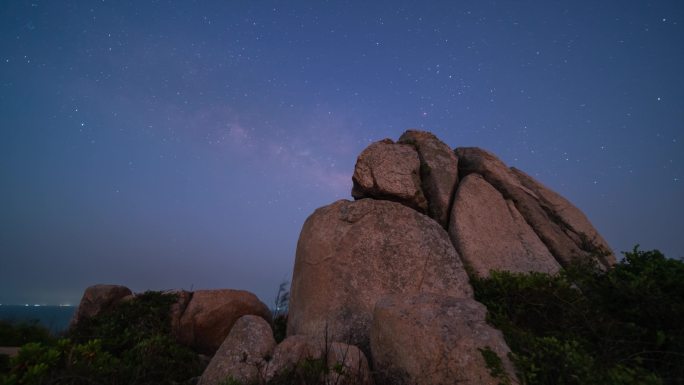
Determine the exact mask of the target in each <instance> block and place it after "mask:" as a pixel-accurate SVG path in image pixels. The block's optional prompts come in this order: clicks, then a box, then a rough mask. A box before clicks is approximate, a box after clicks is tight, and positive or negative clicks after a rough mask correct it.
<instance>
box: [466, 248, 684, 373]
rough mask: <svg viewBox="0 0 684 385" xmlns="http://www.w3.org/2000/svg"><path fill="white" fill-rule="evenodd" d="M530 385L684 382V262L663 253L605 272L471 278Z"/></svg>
mask: <svg viewBox="0 0 684 385" xmlns="http://www.w3.org/2000/svg"><path fill="white" fill-rule="evenodd" d="M471 282H472V283H473V287H474V289H475V295H476V298H477V300H479V301H481V302H482V303H484V304H485V305H486V306H487V308H488V311H489V314H488V317H489V322H491V323H492V324H493V325H494V326H496V327H498V328H499V329H501V330H502V331H503V332H504V335H505V337H506V341H507V342H508V344H509V346H510V347H511V350H512V351H513V354H512V358H513V361H514V362H515V364H516V367H517V369H518V370H519V372H520V373H519V375H520V377H521V379H522V381H523V382H524V383H526V384H659V383H664V384H682V383H684V323H682V320H683V319H684V263H682V262H681V261H677V260H672V259H667V258H665V256H663V255H662V254H661V253H660V252H658V251H657V250H654V251H648V252H644V251H639V250H638V249H637V248H634V250H633V251H632V252H629V253H625V258H624V260H623V261H621V262H620V263H618V264H617V265H615V266H614V267H612V268H610V269H608V270H602V269H601V268H599V267H598V266H596V265H595V264H593V263H590V262H588V261H583V262H577V263H575V264H573V265H572V266H569V267H568V268H566V269H565V270H564V271H562V272H561V273H560V274H558V275H555V276H550V275H547V274H541V273H530V274H513V273H508V272H492V274H491V275H490V277H489V278H486V279H484V278H475V277H474V278H473V279H472V280H471Z"/></svg>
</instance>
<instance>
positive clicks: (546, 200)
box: [511, 167, 617, 266]
mask: <svg viewBox="0 0 684 385" xmlns="http://www.w3.org/2000/svg"><path fill="white" fill-rule="evenodd" d="M511 172H512V173H513V174H514V175H515V176H516V177H517V178H518V180H519V181H520V183H522V185H523V186H525V187H527V188H528V189H529V190H531V191H533V192H534V193H535V194H537V196H538V197H539V204H540V205H541V206H542V208H544V210H545V211H546V212H548V213H552V214H551V215H552V216H553V217H555V218H556V219H557V220H558V221H560V222H561V223H562V224H563V227H565V228H566V230H565V233H566V234H567V235H568V236H570V237H571V238H573V241H574V242H575V243H577V244H580V245H582V244H583V243H584V244H585V248H594V249H595V251H597V252H599V254H601V251H604V253H603V255H602V257H601V262H602V263H603V264H604V266H611V265H614V264H615V263H616V262H617V261H616V260H615V255H614V254H612V252H611V250H610V246H608V242H606V240H605V239H603V237H602V236H601V234H599V232H598V231H597V230H596V229H595V228H594V226H592V224H591V222H589V219H588V218H587V217H586V215H584V213H582V211H580V209H578V208H577V207H575V206H574V205H573V204H572V203H570V201H568V200H567V199H565V198H563V197H562V196H561V195H560V194H558V193H556V192H555V191H552V190H550V189H549V188H548V187H546V186H544V185H543V184H541V183H540V182H538V181H537V180H535V179H534V178H532V177H531V176H529V175H527V174H526V173H524V172H522V171H520V170H518V169H517V168H515V167H511ZM587 243H588V245H587Z"/></svg>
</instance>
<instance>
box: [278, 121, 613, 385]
mask: <svg viewBox="0 0 684 385" xmlns="http://www.w3.org/2000/svg"><path fill="white" fill-rule="evenodd" d="M352 179H353V189H352V196H353V197H354V198H355V199H356V201H354V202H350V201H345V200H342V201H337V202H335V203H333V204H331V205H329V206H325V207H322V208H320V209H318V210H316V211H315V212H314V213H313V214H312V215H311V216H310V217H309V218H308V219H307V220H306V222H305V223H304V226H303V228H302V232H301V234H300V238H299V242H298V244H297V255H296V260H295V268H294V273H293V277H292V286H291V298H290V308H289V320H288V327H287V330H288V335H289V336H294V335H308V336H312V337H316V336H319V337H320V336H321V335H324V334H325V335H329V336H331V338H332V340H333V341H339V342H346V343H351V344H354V345H356V346H358V347H359V348H361V350H362V351H363V352H365V353H366V354H367V355H369V357H371V359H372V363H373V371H374V373H375V375H376V380H378V381H379V383H383V384H385V383H387V384H404V383H407V384H408V383H411V384H414V383H415V384H425V385H428V384H430V385H432V384H447V383H449V384H451V383H454V382H459V383H465V384H498V383H517V379H516V378H515V373H514V370H513V367H512V365H511V363H510V361H509V360H508V358H507V354H508V352H509V349H508V347H507V346H506V343H505V341H504V340H503V337H502V335H501V333H500V332H498V331H496V330H495V329H493V328H491V327H490V326H488V325H487V324H486V322H485V315H486V309H485V308H484V306H482V305H481V304H479V303H477V302H476V301H475V300H473V299H472V288H471V287H470V284H469V282H468V277H467V274H466V266H467V267H468V268H469V269H470V271H471V272H472V273H473V274H477V275H480V276H487V275H488V274H489V273H490V272H491V271H493V270H508V271H513V272H532V271H538V272H544V273H556V272H557V271H559V270H560V269H561V268H562V267H561V266H566V265H568V264H569V263H571V262H572V261H573V260H574V259H577V258H594V259H595V260H596V261H597V262H598V263H600V264H601V265H603V266H610V265H611V264H613V263H615V257H614V256H613V255H612V253H611V251H610V249H609V247H608V245H607V244H606V242H605V240H603V238H602V237H601V236H600V235H599V234H598V232H597V231H596V230H595V229H594V228H593V226H592V225H591V223H590V222H589V221H588V220H587V218H586V217H585V216H584V214H582V213H581V211H580V210H579V209H577V208H576V207H574V206H573V205H572V204H570V202H568V201H567V200H566V199H564V198H562V197H561V196H559V195H558V194H556V193H554V192H553V191H551V190H549V189H548V188H546V187H544V186H543V185H542V184H541V183H539V182H537V181H535V180H534V179H533V178H531V177H530V176H528V175H526V174H524V173H523V172H521V171H519V170H516V169H513V168H509V167H507V166H506V165H505V164H504V163H503V162H502V161H501V160H499V159H498V158H496V157H495V156H494V155H492V154H491V153H489V152H487V151H485V150H482V149H479V148H458V149H456V150H451V149H450V148H449V147H448V146H447V145H446V144H444V143H443V142H441V141H440V140H439V139H437V138H436V137H435V136H434V135H432V134H430V133H427V132H420V131H407V132H405V133H404V134H403V135H402V136H401V138H400V139H399V141H398V142H397V143H395V142H393V141H392V140H390V139H385V140H382V141H379V142H376V143H373V144H371V145H370V146H368V148H366V149H365V150H364V151H363V152H362V153H361V154H360V155H359V157H358V160H357V163H356V167H355V170H354V176H353V178H352ZM445 229H446V230H447V231H448V232H445V231H444V230H445ZM291 338H292V337H291ZM492 363H496V364H498V365H500V366H501V368H499V369H500V370H497V371H492V370H491V365H492ZM497 373H498V374H497ZM501 373H505V377H507V379H502V378H500V376H501Z"/></svg>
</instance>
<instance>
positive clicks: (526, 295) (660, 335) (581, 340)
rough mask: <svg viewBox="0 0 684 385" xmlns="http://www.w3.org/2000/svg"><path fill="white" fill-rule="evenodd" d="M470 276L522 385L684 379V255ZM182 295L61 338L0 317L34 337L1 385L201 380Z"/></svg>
mask: <svg viewBox="0 0 684 385" xmlns="http://www.w3.org/2000/svg"><path fill="white" fill-rule="evenodd" d="M471 283H472V284H473V287H474V289H475V295H476V299H477V300H479V301H480V302H482V303H484V304H485V305H486V306H487V308H488V317H489V322H490V323H492V324H493V325H494V326H495V327H497V328H499V329H501V330H502V331H503V333H504V335H505V338H506V341H507V342H508V345H509V346H510V348H511V350H512V353H511V359H512V360H513V362H514V363H515V365H516V368H517V370H518V376H519V378H520V380H521V382H522V383H523V384H526V385H542V384H559V385H575V384H578V385H579V384H582V385H585V384H587V385H592V384H608V385H611V384H621V385H632V384H663V385H669V384H684V322H682V320H684V262H682V261H679V260H672V259H667V258H665V256H663V255H662V254H661V253H660V252H659V251H657V250H653V251H640V250H639V249H638V248H634V250H633V251H631V252H627V253H625V258H624V260H623V261H621V262H620V263H618V264H617V265H615V266H614V267H612V268H609V269H603V268H600V267H599V266H598V265H596V264H594V263H591V262H589V261H580V262H577V263H575V264H573V265H571V266H569V267H567V268H566V269H564V270H563V271H562V272H561V273H559V274H557V275H548V274H542V273H529V274H514V273H509V272H492V274H491V275H490V277H489V278H477V277H473V278H472V279H471ZM176 299H177V298H176V297H175V295H172V294H162V293H158V292H147V293H144V294H142V295H139V296H137V297H136V298H135V299H134V300H131V301H127V302H123V303H121V304H119V305H118V306H117V307H116V308H115V310H114V311H112V312H110V313H106V314H101V315H99V316H97V317H94V318H92V319H89V320H86V321H84V322H81V323H79V324H78V326H77V327H76V328H74V329H72V330H70V331H69V333H68V334H67V335H66V338H59V339H57V338H54V337H51V336H49V334H48V332H47V331H46V330H45V329H42V328H41V327H40V326H38V325H37V324H9V323H6V322H0V344H2V345H21V344H24V345H23V347H22V349H21V351H20V352H19V354H18V356H16V357H14V358H12V359H11V360H9V361H8V360H7V358H6V356H0V385H20V384H22V385H23V384H104V385H107V384H111V385H115V384H116V385H118V384H182V383H191V379H192V378H193V377H196V376H198V375H200V374H201V372H202V370H203V365H202V364H201V362H200V360H199V358H198V355H197V354H195V353H194V352H192V351H190V350H189V349H187V348H185V347H182V346H180V345H178V344H177V343H176V342H175V339H174V338H173V336H172V335H171V327H170V320H169V316H170V312H169V307H170V306H171V305H172V304H173V303H174V302H175V301H176ZM287 300H288V296H287V290H286V284H283V285H281V287H280V290H279V292H278V294H277V295H276V301H275V311H274V334H275V335H276V336H279V337H277V338H278V340H281V339H282V338H283V337H284V335H285V334H284V333H285V325H286V322H287V310H286V309H287ZM27 342H28V343H27ZM480 353H481V354H482V357H483V358H484V359H485V362H486V364H487V368H488V370H489V371H490V373H491V374H492V376H494V377H495V378H497V379H498V380H499V382H500V383H501V384H508V383H510V382H511V381H510V380H511V379H509V378H508V377H507V376H506V373H505V370H504V369H503V367H502V362H501V359H500V357H499V356H497V355H496V354H495V353H494V352H493V351H491V349H487V348H485V349H481V350H480ZM326 362H327V352H326V354H324V356H323V357H322V358H319V359H310V360H303V361H301V362H300V363H299V364H298V365H297V366H296V367H294V368H292V369H291V370H290V371H286V372H283V373H281V374H280V375H279V376H277V377H276V378H273V379H271V380H270V381H269V382H268V384H294V383H297V384H321V383H325V381H326V380H325V379H326V378H328V379H330V378H336V379H341V378H342V377H346V375H347V374H350V373H344V372H345V370H346V368H344V367H343V366H341V365H336V366H333V367H328V365H327V364H326ZM340 375H342V376H340ZM263 382H264V381H261V382H257V383H259V384H261V383H263ZM225 383H226V384H231V385H233V384H237V383H238V382H236V381H235V380H234V379H230V378H228V379H226V381H225Z"/></svg>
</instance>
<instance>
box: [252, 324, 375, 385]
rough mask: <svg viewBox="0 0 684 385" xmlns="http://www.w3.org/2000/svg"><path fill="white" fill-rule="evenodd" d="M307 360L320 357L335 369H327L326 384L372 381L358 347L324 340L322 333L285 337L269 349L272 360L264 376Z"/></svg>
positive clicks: (361, 384)
mask: <svg viewBox="0 0 684 385" xmlns="http://www.w3.org/2000/svg"><path fill="white" fill-rule="evenodd" d="M307 360H323V361H324V362H325V364H326V365H327V367H328V368H338V369H337V370H331V371H330V372H329V373H328V376H327V378H325V379H323V381H324V383H326V384H340V385H344V384H349V385H352V384H353V385H367V384H372V379H371V375H370V369H369V367H368V360H367V359H366V356H365V355H364V354H363V352H362V351H361V350H360V349H359V348H357V347H356V346H352V345H347V344H344V343H340V342H330V341H325V338H324V337H323V336H321V337H318V338H317V337H312V336H303V335H294V336H290V337H287V338H286V339H285V340H283V342H281V343H280V344H279V345H278V346H277V347H276V348H275V350H274V351H273V359H272V360H271V361H270V362H269V365H268V369H267V371H266V372H265V378H266V379H269V380H270V379H273V378H275V377H277V376H283V375H287V373H288V372H292V371H297V370H301V365H302V364H303V363H305V361H307ZM339 369H341V370H339Z"/></svg>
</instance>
